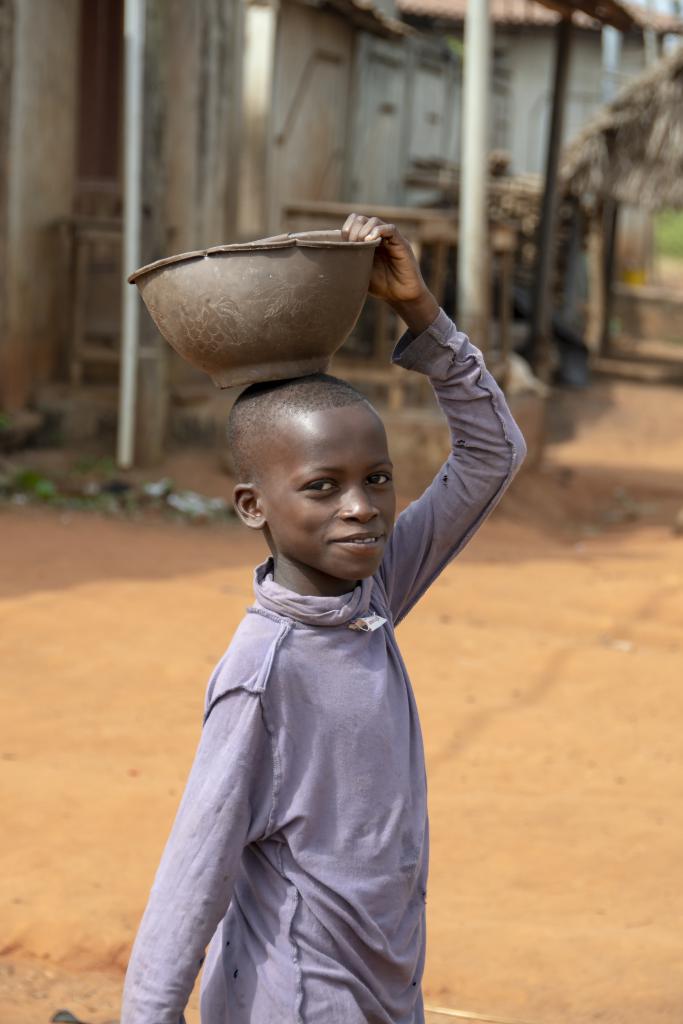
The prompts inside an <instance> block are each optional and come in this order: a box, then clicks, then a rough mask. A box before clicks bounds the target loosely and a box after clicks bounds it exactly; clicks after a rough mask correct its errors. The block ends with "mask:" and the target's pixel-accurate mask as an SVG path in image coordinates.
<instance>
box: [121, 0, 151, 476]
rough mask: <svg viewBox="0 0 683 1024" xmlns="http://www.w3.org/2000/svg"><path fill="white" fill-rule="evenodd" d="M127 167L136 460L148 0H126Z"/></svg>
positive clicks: (125, 450) (130, 393)
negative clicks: (134, 282)
mask: <svg viewBox="0 0 683 1024" xmlns="http://www.w3.org/2000/svg"><path fill="white" fill-rule="evenodd" d="M123 34H124V44H125V87H124V92H125V96H124V172H123V175H124V177H123V293H122V297H121V370H120V375H119V423H118V437H117V443H116V461H117V462H118V464H119V466H120V467H121V468H122V469H129V468H130V467H131V466H132V465H133V453H134V440H135V402H136V393H137V372H138V334H139V303H140V299H139V296H138V291H137V288H134V287H133V286H131V285H129V284H128V283H127V280H126V279H127V277H128V275H129V274H131V273H132V272H133V271H134V270H136V269H137V268H138V267H139V266H140V228H141V216H142V117H143V86H144V50H145V0H125V14H124V26H123Z"/></svg>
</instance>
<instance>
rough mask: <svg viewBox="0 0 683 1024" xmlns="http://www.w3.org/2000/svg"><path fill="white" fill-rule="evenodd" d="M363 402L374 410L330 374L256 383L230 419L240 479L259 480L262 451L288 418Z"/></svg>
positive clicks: (362, 398)
mask: <svg viewBox="0 0 683 1024" xmlns="http://www.w3.org/2000/svg"><path fill="white" fill-rule="evenodd" d="M361 402H362V403H364V404H365V405H366V406H368V407H370V408H372V407H371V406H370V403H369V402H368V400H367V398H366V397H365V396H364V395H362V394H361V393H360V391H357V390H356V388H354V387H353V386H352V385H351V384H348V383H347V382H346V381H345V380H340V379H339V378H338V377H332V376H330V375H329V374H327V373H314V374H310V375H309V376H308V377H296V378H294V379H292V380H275V381H266V382H264V383H262V384H252V385H251V386H250V387H248V388H246V389H245V390H244V391H243V392H242V394H241V395H240V396H239V398H238V399H237V401H236V402H235V404H234V406H233V407H232V411H231V412H230V417H229V419H228V443H229V445H230V448H231V451H232V456H233V459H234V463H235V470H236V473H237V476H238V478H239V479H240V480H241V481H247V480H255V479H257V478H258V475H259V470H260V468H261V466H262V463H263V458H262V452H263V451H264V448H265V447H266V446H267V445H268V440H269V438H272V437H273V435H274V433H275V432H281V431H282V429H283V421H285V420H286V419H288V418H290V419H291V418H292V417H295V416H299V415H301V414H305V413H310V412H319V411H321V410H324V409H339V408H341V407H343V406H347V405H356V404H358V403H361ZM373 411H374V410H373Z"/></svg>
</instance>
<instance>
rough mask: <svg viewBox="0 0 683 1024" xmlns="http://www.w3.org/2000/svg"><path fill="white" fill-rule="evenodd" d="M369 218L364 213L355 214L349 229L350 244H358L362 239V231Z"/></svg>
mask: <svg viewBox="0 0 683 1024" xmlns="http://www.w3.org/2000/svg"><path fill="white" fill-rule="evenodd" d="M367 220H368V218H367V217H364V216H363V214H362V213H354V215H353V221H352V223H351V226H350V227H349V242H358V241H359V240H360V238H361V231H362V230H363V228H364V227H365V224H366V223H367Z"/></svg>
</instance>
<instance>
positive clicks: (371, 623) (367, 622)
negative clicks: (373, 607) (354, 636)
mask: <svg viewBox="0 0 683 1024" xmlns="http://www.w3.org/2000/svg"><path fill="white" fill-rule="evenodd" d="M386 621H387V620H386V619H383V618H382V616H381V615H366V616H365V618H363V619H354V621H353V622H350V623H349V629H356V630H358V631H359V632H360V633H374V631H375V630H376V629H379V627H380V626H383V625H384V623H385V622H386Z"/></svg>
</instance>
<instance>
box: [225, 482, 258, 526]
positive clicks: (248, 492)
mask: <svg viewBox="0 0 683 1024" xmlns="http://www.w3.org/2000/svg"><path fill="white" fill-rule="evenodd" d="M232 501H233V504H234V506H235V511H236V512H237V515H238V516H239V517H240V519H241V520H242V522H243V523H244V525H245V526H248V527H249V528H250V529H251V530H263V528H264V527H265V525H266V517H265V515H264V512H263V508H262V505H261V495H260V494H259V489H258V487H256V486H255V485H254V484H237V486H236V487H235V490H234V491H233V492H232Z"/></svg>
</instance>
